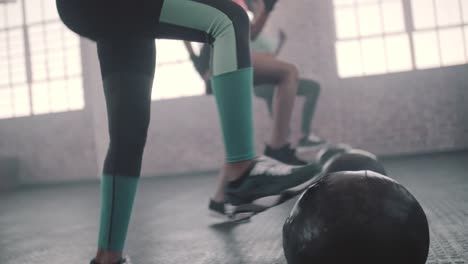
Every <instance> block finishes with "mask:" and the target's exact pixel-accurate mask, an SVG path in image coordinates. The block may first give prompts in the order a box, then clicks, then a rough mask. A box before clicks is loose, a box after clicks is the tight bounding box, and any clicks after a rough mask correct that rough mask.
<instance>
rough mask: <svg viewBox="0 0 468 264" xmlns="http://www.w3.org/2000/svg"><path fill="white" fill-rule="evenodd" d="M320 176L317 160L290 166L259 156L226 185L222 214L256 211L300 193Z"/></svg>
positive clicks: (230, 214) (254, 212)
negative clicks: (242, 173) (241, 173)
mask: <svg viewBox="0 0 468 264" xmlns="http://www.w3.org/2000/svg"><path fill="white" fill-rule="evenodd" d="M321 176H322V167H321V166H320V165H317V164H310V165H306V166H290V165H286V164H284V163H281V162H279V161H276V160H273V159H270V158H268V157H265V156H262V157H259V158H257V159H256V160H255V161H254V163H253V164H252V165H251V167H250V168H249V169H248V170H247V171H246V172H245V173H244V175H242V177H241V178H240V179H238V180H236V181H233V182H230V183H229V184H228V185H227V186H226V188H225V196H226V203H225V209H224V211H225V214H227V215H229V216H230V217H235V216H236V215H238V214H242V213H243V214H245V213H251V214H252V215H253V214H257V213H259V212H262V211H265V210H267V209H268V208H271V207H274V206H276V205H279V204H281V203H283V202H285V201H287V200H289V199H291V198H293V197H294V196H296V195H298V194H300V193H301V192H302V191H304V190H305V189H307V187H309V186H311V185H312V184H314V183H316V182H317V181H319V180H320V178H321Z"/></svg>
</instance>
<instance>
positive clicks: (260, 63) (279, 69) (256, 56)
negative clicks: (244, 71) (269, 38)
mask: <svg viewBox="0 0 468 264" xmlns="http://www.w3.org/2000/svg"><path fill="white" fill-rule="evenodd" d="M252 65H253V68H254V83H255V85H260V84H277V83H279V82H280V81H281V79H282V78H283V77H284V75H285V74H286V73H287V72H288V71H289V69H290V67H291V65H290V64H289V63H286V62H283V61H280V60H278V59H276V58H275V57H274V56H272V55H270V54H266V53H255V52H254V53H252Z"/></svg>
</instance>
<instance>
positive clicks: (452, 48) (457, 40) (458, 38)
mask: <svg viewBox="0 0 468 264" xmlns="http://www.w3.org/2000/svg"><path fill="white" fill-rule="evenodd" d="M439 39H440V51H441V57H442V65H444V66H449V65H457V64H463V63H465V61H466V60H465V52H464V45H463V44H464V39H463V30H462V28H458V27H457V28H449V29H443V30H440V31H439Z"/></svg>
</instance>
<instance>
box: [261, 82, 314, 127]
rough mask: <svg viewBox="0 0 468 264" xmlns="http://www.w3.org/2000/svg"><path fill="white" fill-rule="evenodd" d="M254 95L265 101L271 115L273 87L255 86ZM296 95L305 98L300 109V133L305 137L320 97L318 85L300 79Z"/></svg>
mask: <svg viewBox="0 0 468 264" xmlns="http://www.w3.org/2000/svg"><path fill="white" fill-rule="evenodd" d="M254 93H255V95H256V96H258V97H261V98H263V99H264V100H265V102H266V104H267V107H268V111H269V112H270V115H271V114H272V113H273V97H274V94H275V87H273V86H272V85H256V86H255V87H254ZM297 95H299V96H304V97H305V102H304V106H303V108H302V121H301V132H302V133H303V134H304V135H305V136H307V135H309V133H310V127H311V123H312V119H313V117H314V113H315V108H316V105H317V100H318V97H319V95H320V84H319V83H318V82H316V81H313V80H307V79H300V80H299V83H298V87H297Z"/></svg>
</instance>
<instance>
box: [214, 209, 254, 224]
mask: <svg viewBox="0 0 468 264" xmlns="http://www.w3.org/2000/svg"><path fill="white" fill-rule="evenodd" d="M209 214H210V216H211V217H213V218H215V219H217V220H220V221H221V222H248V221H250V218H251V217H252V216H253V215H254V214H253V213H252V212H239V213H237V214H222V213H219V212H216V211H213V210H210V213H209Z"/></svg>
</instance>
